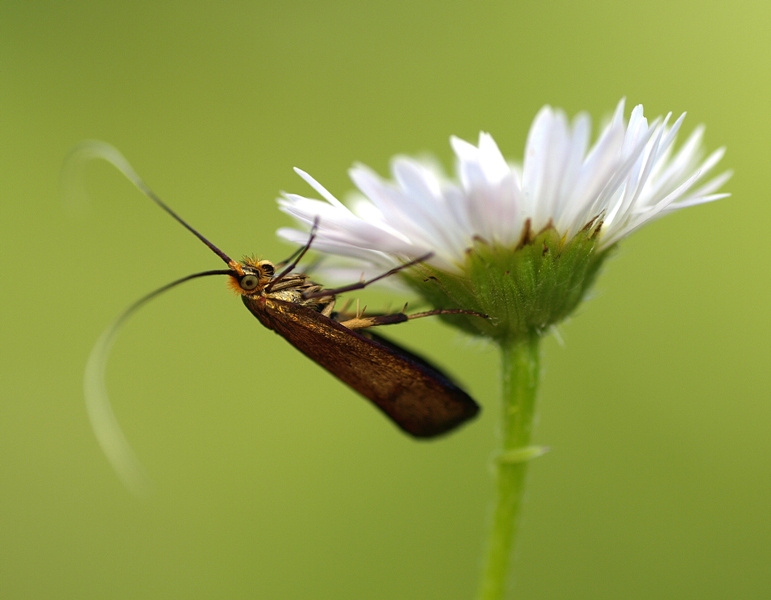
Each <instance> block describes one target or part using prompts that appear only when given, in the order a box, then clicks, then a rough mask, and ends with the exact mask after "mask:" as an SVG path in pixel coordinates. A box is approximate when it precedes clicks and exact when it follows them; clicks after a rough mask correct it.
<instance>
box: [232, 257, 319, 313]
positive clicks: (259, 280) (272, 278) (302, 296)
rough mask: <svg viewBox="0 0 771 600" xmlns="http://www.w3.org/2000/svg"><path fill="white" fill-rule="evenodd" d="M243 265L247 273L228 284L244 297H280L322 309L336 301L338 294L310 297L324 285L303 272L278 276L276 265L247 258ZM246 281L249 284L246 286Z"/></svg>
mask: <svg viewBox="0 0 771 600" xmlns="http://www.w3.org/2000/svg"><path fill="white" fill-rule="evenodd" d="M240 267H241V270H242V271H243V274H236V273H234V274H233V275H232V276H231V277H230V280H229V282H228V283H229V285H230V287H231V289H232V290H233V291H234V292H236V293H237V294H239V295H241V296H245V297H247V298H270V299H274V300H280V301H282V302H289V303H291V304H299V305H300V306H305V307H307V308H311V309H313V310H316V311H319V312H321V311H322V310H323V309H324V307H326V306H327V305H329V304H330V303H332V302H334V296H322V297H317V298H308V296H309V295H312V294H314V293H316V292H319V291H321V290H322V289H323V288H322V286H321V285H319V284H317V283H315V282H313V281H312V280H311V279H310V277H308V276H307V275H305V274H303V273H288V274H286V275H284V276H282V277H279V276H276V274H275V272H276V268H275V266H274V265H273V263H271V262H270V261H267V260H259V261H258V260H255V259H245V260H244V261H243V262H241V263H240ZM279 275H280V271H279ZM255 278H256V279H255ZM245 283H248V284H249V285H245Z"/></svg>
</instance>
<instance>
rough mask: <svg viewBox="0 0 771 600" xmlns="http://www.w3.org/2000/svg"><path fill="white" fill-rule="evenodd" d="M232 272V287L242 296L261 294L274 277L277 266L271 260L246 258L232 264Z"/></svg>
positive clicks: (229, 280) (230, 284)
mask: <svg viewBox="0 0 771 600" xmlns="http://www.w3.org/2000/svg"><path fill="white" fill-rule="evenodd" d="M230 267H231V269H232V273H231V275H230V277H229V279H228V285H229V286H230V289H231V290H233V291H234V292H235V293H236V294H240V295H242V296H256V295H259V294H260V293H261V292H262V290H264V289H265V286H266V285H268V283H270V280H271V279H273V275H274V274H275V272H276V268H275V267H274V266H273V263H272V262H270V261H269V260H256V259H253V258H245V259H244V260H243V261H241V262H240V263H235V262H234V263H233V264H231V265H230Z"/></svg>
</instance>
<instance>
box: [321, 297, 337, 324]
mask: <svg viewBox="0 0 771 600" xmlns="http://www.w3.org/2000/svg"><path fill="white" fill-rule="evenodd" d="M334 308H335V299H334V298H332V299H331V300H330V301H329V303H328V304H327V305H326V306H325V307H324V308H322V309H321V314H322V315H324V316H325V317H329V318H330V319H331V318H332V311H333V310H334Z"/></svg>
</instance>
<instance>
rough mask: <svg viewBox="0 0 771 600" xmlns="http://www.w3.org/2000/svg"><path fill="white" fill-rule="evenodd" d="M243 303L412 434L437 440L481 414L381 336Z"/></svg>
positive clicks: (275, 304)
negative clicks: (438, 436)
mask: <svg viewBox="0 0 771 600" xmlns="http://www.w3.org/2000/svg"><path fill="white" fill-rule="evenodd" d="M242 298H243V301H244V304H245V305H246V307H247V308H248V309H249V310H250V311H251V312H252V313H253V314H254V316H255V317H257V319H259V321H260V322H261V323H262V324H263V325H265V327H267V328H268V329H272V330H273V331H275V332H276V333H278V334H279V335H281V336H283V337H284V338H286V340H287V341H288V342H289V343H290V344H292V345H293V346H294V347H295V348H297V349H298V350H299V351H300V352H302V353H303V354H305V355H306V356H307V357H309V358H310V359H311V360H313V361H315V362H317V363H318V364H320V365H321V366H322V367H324V368H325V369H327V371H329V372H330V373H332V374H333V375H334V376H335V377H337V378H338V379H340V380H341V381H343V382H345V383H347V384H348V385H349V386H351V387H352V388H353V389H355V390H356V391H357V392H359V393H360V394H361V395H363V396H364V397H366V398H368V399H369V400H371V401H372V402H374V403H375V405H376V406H377V407H378V408H379V409H380V410H382V411H383V412H384V413H385V414H386V415H388V416H389V417H390V418H391V419H392V420H393V421H394V422H395V423H396V424H397V425H398V426H399V427H400V428H401V429H403V430H404V431H406V432H407V433H409V434H411V435H414V436H416V437H433V436H436V435H440V434H442V433H445V432H447V431H450V430H451V429H454V428H455V427H457V426H458V425H460V424H461V423H463V422H464V421H467V420H469V419H471V418H472V417H473V416H474V415H476V414H477V412H479V406H477V404H476V402H474V400H472V399H471V397H470V396H469V395H468V394H467V393H466V392H464V391H463V390H462V389H460V388H459V387H458V386H457V385H455V383H453V382H452V380H450V379H449V378H448V377H447V376H446V375H445V374H444V373H442V372H441V371H440V370H439V369H437V368H436V367H434V366H433V365H431V364H430V363H428V362H427V361H426V360H425V359H422V358H420V357H418V356H416V355H414V354H412V353H410V352H407V351H406V350H404V349H402V348H400V347H399V346H397V345H396V344H394V343H392V342H389V341H386V340H383V339H382V338H380V336H377V335H375V334H371V333H365V334H364V335H362V334H360V333H357V332H356V331H353V330H351V329H348V328H346V327H343V326H342V325H340V324H339V323H336V322H335V321H333V320H331V319H329V318H327V317H325V316H323V315H321V314H320V313H317V312H316V311H314V310H311V309H309V308H305V307H303V306H300V305H298V304H292V303H290V302H283V301H281V300H275V299H269V298H261V297H256V298H250V297H248V296H242Z"/></svg>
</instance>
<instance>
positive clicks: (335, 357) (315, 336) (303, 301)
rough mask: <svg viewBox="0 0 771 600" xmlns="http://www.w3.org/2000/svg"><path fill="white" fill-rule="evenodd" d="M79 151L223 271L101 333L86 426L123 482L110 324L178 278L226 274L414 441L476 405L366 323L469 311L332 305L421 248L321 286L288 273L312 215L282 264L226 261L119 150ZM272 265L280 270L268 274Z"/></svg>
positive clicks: (287, 335)
mask: <svg viewBox="0 0 771 600" xmlns="http://www.w3.org/2000/svg"><path fill="white" fill-rule="evenodd" d="M76 152H79V154H80V157H81V158H82V157H83V156H85V157H86V158H102V159H105V160H107V161H108V162H110V163H112V164H113V165H114V166H115V167H117V168H118V169H119V170H120V171H121V172H122V173H123V174H124V175H125V176H126V177H127V178H128V179H129V180H131V181H132V183H134V185H136V186H137V187H138V188H139V189H140V190H141V191H142V192H143V193H144V194H145V195H146V196H147V197H148V198H150V199H151V200H152V201H153V202H155V203H156V204H157V205H158V206H160V207H161V208H162V209H163V210H164V211H166V212H167V213H168V214H169V215H171V216H172V217H173V218H174V219H175V220H176V221H178V222H179V223H180V224H181V225H182V226H183V227H185V228H186V229H187V230H189V231H190V232H191V233H193V235H195V236H196V237H197V238H198V239H199V240H200V241H201V242H203V243H204V244H205V245H206V246H207V247H208V248H209V249H210V250H211V251H212V252H213V253H214V254H216V255H217V256H218V257H219V258H220V259H221V260H222V261H223V262H225V263H226V265H227V268H226V269H217V270H211V271H203V272H200V273H194V274H192V275H188V276H186V277H183V278H181V279H178V280H176V281H173V282H171V283H169V284H167V285H165V286H163V287H161V288H159V289H157V290H155V291H153V292H151V293H150V294H147V295H146V296H144V297H143V298H141V299H140V300H138V301H137V302H135V303H134V304H132V305H131V306H130V307H129V308H128V309H126V310H125V311H124V312H123V313H122V314H121V315H120V316H119V317H118V319H117V320H116V321H115V322H114V323H113V325H112V326H111V327H110V328H108V330H107V331H105V333H104V334H103V335H102V337H101V338H100V340H99V342H97V345H96V346H95V348H94V350H93V351H92V354H91V357H90V359H89V364H88V365H87V368H86V377H85V388H86V402H87V406H88V408H89V416H90V418H91V421H92V424H93V426H94V430H95V431H96V433H97V437H98V438H99V441H100V444H101V445H102V448H103V449H104V450H105V453H106V454H107V456H108V458H109V459H110V460H111V462H112V463H113V465H114V466H115V468H116V470H117V471H118V472H119V474H121V473H123V474H122V477H123V479H124V482H129V483H128V484H130V480H131V479H132V476H131V475H130V474H128V472H129V471H131V470H132V469H134V470H136V468H137V467H135V466H134V465H135V464H136V465H138V462H136V461H135V459H134V458H133V453H131V452H130V449H129V446H128V444H127V442H125V439H124V438H123V436H122V433H121V432H120V428H119V426H118V425H117V420H115V418H114V415H113V414H112V411H111V409H110V408H109V403H108V401H107V394H106V391H105V386H104V371H105V368H106V360H107V355H108V354H109V350H110V347H111V346H112V343H113V341H114V338H115V336H116V334H117V332H118V330H119V329H120V328H121V327H122V325H123V323H125V321H126V320H127V319H128V318H129V317H130V316H131V315H132V314H133V313H134V312H135V311H136V310H137V309H139V308H140V307H141V306H143V305H144V304H146V303H147V302H148V301H149V300H151V299H152V298H155V297H156V296H158V295H159V294H161V293H163V292H165V291H167V290H169V289H171V288H173V287H176V286H177V285H179V284H181V283H184V282H186V281H190V280H192V279H197V278H200V277H208V276H214V275H220V276H222V275H224V276H227V277H228V278H229V282H228V283H229V286H230V288H231V289H233V290H234V291H235V292H237V293H238V294H239V295H240V296H241V299H242V301H243V303H244V305H245V306H246V308H247V309H248V310H249V311H250V312H251V313H252V314H253V315H254V316H255V317H256V318H257V320H258V321H259V322H260V323H261V324H262V325H264V326H265V327H267V328H268V329H271V330H273V331H274V332H275V333H277V334H278V335H280V336H282V337H283V338H284V339H286V340H287V341H288V342H289V343H290V344H292V345H293V346H294V347H295V348H297V349H298V350H299V351H300V352H302V353H303V354H305V355H306V356H307V357H308V358H310V359H311V360H313V361H314V362H316V363H317V364H319V365H320V366H322V367H323V368H325V369H326V370H327V371H329V372H330V373H332V375H334V376H335V377H337V378H338V379H340V380H341V381H343V382H344V383H346V384H347V385H349V386H350V387H351V388H353V389H354V390H356V391H357V392H358V393H359V394H361V395H362V396H364V397H365V398H367V399H368V400H370V401H371V402H372V403H373V404H374V405H375V406H376V407H377V408H379V409H380V410H381V411H382V412H383V413H384V414H385V415H386V416H387V417H388V418H389V419H390V420H391V421H393V423H395V424H396V425H397V426H398V427H399V428H400V429H401V430H403V431H404V432H406V433H408V434H409V435H411V436H414V437H417V438H431V437H434V436H438V435H441V434H444V433H447V432H449V431H451V430H452V429H454V428H456V427H458V426H459V425H461V424H462V423H465V422H466V421H468V420H470V419H472V418H473V417H474V416H475V415H476V414H477V413H478V412H479V406H478V405H477V403H476V402H475V401H474V400H473V399H472V398H471V397H470V396H469V395H468V394H467V393H466V392H465V391H464V390H463V389H461V388H460V387H459V386H458V385H457V384H456V383H455V382H454V381H453V380H452V379H451V378H450V377H449V376H448V375H446V374H445V373H444V372H443V371H442V370H441V369H439V368H438V367H436V366H435V365H433V364H431V363H430V362H429V361H428V360H426V359H425V358H422V357H420V356H418V355H417V354H414V353H413V352H410V351H409V350H406V349H405V348H402V347H401V346H399V345H398V344H396V343H394V342H392V341H389V340H387V339H385V338H384V337H382V336H381V335H378V334H377V333H374V332H373V331H372V329H373V328H375V327H379V326H384V325H392V324H396V323H403V322H405V321H408V320H411V319H416V318H422V317H427V316H432V315H440V314H471V315H474V316H476V317H479V318H486V317H485V315H481V314H479V313H476V312H474V311H469V310H463V309H437V310H430V311H425V312H419V313H414V314H409V315H408V314H405V312H403V311H402V312H397V313H393V314H382V315H371V316H365V315H364V314H361V313H360V312H359V311H356V312H355V313H352V314H346V313H344V312H336V311H335V304H336V299H337V296H338V294H341V293H343V292H350V291H354V290H357V289H362V288H364V287H366V286H367V285H369V284H371V283H373V282H375V281H378V280H380V279H383V278H385V277H389V276H392V275H394V274H395V273H397V272H398V271H400V270H402V269H408V268H410V267H415V266H416V265H418V264H419V263H421V262H423V261H425V260H427V259H428V258H430V256H431V255H430V254H429V255H426V256H423V257H420V258H418V259H416V260H412V261H409V262H406V263H404V264H402V265H400V266H398V267H396V268H393V269H391V270H390V271H388V272H386V273H383V274H382V275H380V276H378V277H375V278H374V279H371V280H369V281H360V282H357V283H354V284H351V285H348V286H344V287H341V288H336V289H325V288H324V287H323V286H321V285H319V284H318V283H316V282H314V281H313V280H312V279H311V278H310V277H309V276H308V275H306V274H304V273H299V272H296V268H297V265H298V264H299V262H300V260H301V259H302V258H303V256H304V255H305V254H306V252H307V251H308V250H309V249H310V248H311V245H312V243H313V240H314V237H315V233H316V231H317V226H318V222H317V223H315V224H314V226H313V228H312V230H311V232H310V235H309V238H308V242H307V243H306V244H305V245H304V246H303V247H302V248H300V249H299V250H298V251H296V252H295V253H294V255H293V256H290V257H289V258H288V259H287V260H286V261H283V262H282V263H277V264H274V263H272V262H270V261H268V260H255V259H244V260H242V261H235V260H233V259H231V258H230V257H229V256H228V255H227V254H225V253H224V252H223V251H222V250H220V249H219V248H218V247H217V246H215V245H214V244H213V243H211V242H210V241H209V240H208V239H206V238H205V237H204V236H203V235H202V234H201V233H199V232H198V231H197V230H196V229H194V228H193V227H192V226H191V225H189V224H188V223H187V222H186V221H185V220H183V219H182V218H181V217H180V216H179V215H178V214H177V213H176V212H174V211H173V210H172V209H171V208H170V207H169V206H168V205H166V204H165V203H164V202H163V201H162V200H161V199H160V198H159V197H158V196H157V195H156V194H155V193H154V192H153V191H152V190H151V189H150V188H149V187H148V186H147V185H146V184H145V183H144V181H143V180H142V179H141V178H140V177H139V176H138V175H137V174H136V172H135V171H134V170H133V168H132V167H131V165H130V164H129V163H128V162H127V161H126V159H125V158H124V157H123V155H122V154H120V152H118V150H116V149H115V148H113V147H112V146H110V145H108V144H105V143H103V142H88V143H86V144H85V145H83V146H82V147H81V148H79V149H78V151H76ZM277 267H281V269H280V270H278V272H277Z"/></svg>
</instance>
